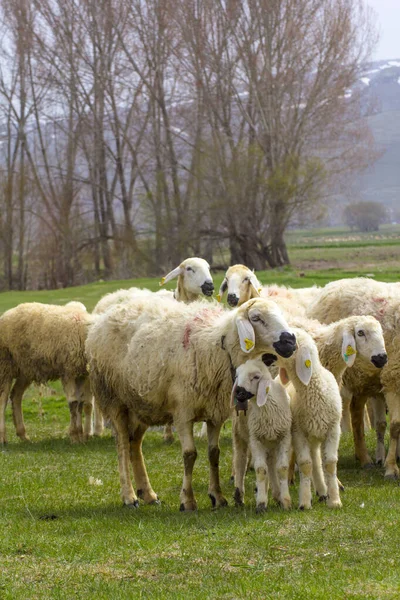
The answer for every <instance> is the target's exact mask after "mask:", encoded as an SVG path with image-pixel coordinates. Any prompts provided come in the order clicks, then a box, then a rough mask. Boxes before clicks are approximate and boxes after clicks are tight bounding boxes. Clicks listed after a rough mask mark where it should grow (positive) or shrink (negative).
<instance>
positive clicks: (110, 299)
mask: <svg viewBox="0 0 400 600" xmlns="http://www.w3.org/2000/svg"><path fill="white" fill-rule="evenodd" d="M176 277H177V278H178V281H177V284H176V289H175V290H174V291H169V290H159V291H158V292H152V291H151V290H147V289H140V288H137V287H132V288H130V289H128V290H124V289H122V290H117V291H116V292H111V293H110V294H106V295H105V296H103V298H101V300H99V302H98V303H97V304H96V306H95V307H94V309H93V313H94V314H102V313H104V312H105V311H106V310H108V309H109V308H110V307H111V306H115V305H116V304H121V303H124V302H126V301H129V300H130V299H132V298H137V297H152V296H153V295H154V294H157V296H162V297H163V298H169V299H172V298H175V300H177V301H178V302H186V303H188V302H194V301H195V300H198V299H199V297H200V296H212V294H213V291H214V284H213V280H212V277H211V273H210V265H209V264H208V262H207V261H206V260H204V259H203V258H197V257H191V258H186V259H185V260H184V261H182V262H181V264H180V265H179V267H176V269H173V270H172V271H170V272H169V273H168V275H166V276H165V277H163V278H162V279H161V282H160V285H164V284H166V283H168V282H169V281H171V280H172V279H175V278H176ZM103 429H104V420H103V417H102V415H101V412H100V411H99V409H98V406H97V403H96V401H94V434H95V435H97V436H100V435H101V434H102V433H103ZM173 439H174V435H173V432H172V424H168V425H166V426H165V428H164V440H165V441H166V442H172V441H173Z"/></svg>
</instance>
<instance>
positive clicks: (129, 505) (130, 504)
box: [124, 500, 139, 508]
mask: <svg viewBox="0 0 400 600" xmlns="http://www.w3.org/2000/svg"><path fill="white" fill-rule="evenodd" d="M124 507H126V508H139V500H134V501H133V502H130V503H129V504H124Z"/></svg>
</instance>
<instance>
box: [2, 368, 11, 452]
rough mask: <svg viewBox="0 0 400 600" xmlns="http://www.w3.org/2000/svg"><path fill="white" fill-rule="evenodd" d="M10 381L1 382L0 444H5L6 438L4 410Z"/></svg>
mask: <svg viewBox="0 0 400 600" xmlns="http://www.w3.org/2000/svg"><path fill="white" fill-rule="evenodd" d="M11 383H12V380H11V379H10V380H9V381H3V389H2V390H1V393H0V444H7V436H6V408H7V401H8V395H9V393H10V388H11Z"/></svg>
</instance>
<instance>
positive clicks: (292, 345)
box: [272, 331, 296, 358]
mask: <svg viewBox="0 0 400 600" xmlns="http://www.w3.org/2000/svg"><path fill="white" fill-rule="evenodd" d="M272 346H273V347H274V348H275V350H276V351H277V353H278V354H279V355H280V356H283V358H289V356H292V354H293V352H294V351H295V350H296V336H295V335H294V333H289V332H288V331H284V332H283V333H281V335H280V336H279V342H275V343H274V344H272Z"/></svg>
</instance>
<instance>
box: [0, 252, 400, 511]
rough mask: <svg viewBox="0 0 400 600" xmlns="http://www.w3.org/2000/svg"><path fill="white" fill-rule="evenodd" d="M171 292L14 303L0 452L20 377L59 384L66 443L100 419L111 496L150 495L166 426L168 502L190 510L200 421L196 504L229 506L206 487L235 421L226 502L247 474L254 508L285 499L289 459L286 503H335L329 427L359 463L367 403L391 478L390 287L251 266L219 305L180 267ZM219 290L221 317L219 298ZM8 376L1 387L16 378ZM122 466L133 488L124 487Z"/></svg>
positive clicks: (397, 304)
mask: <svg viewBox="0 0 400 600" xmlns="http://www.w3.org/2000/svg"><path fill="white" fill-rule="evenodd" d="M176 277H177V287H176V289H175V291H174V292H169V291H165V290H160V291H159V292H157V293H153V292H151V291H149V290H142V289H138V288H131V289H129V290H119V291H118V292H115V293H112V294H107V295H106V296H105V297H103V298H102V299H101V300H100V302H99V303H98V304H97V306H96V307H95V309H94V311H93V313H92V314H89V313H88V312H87V311H86V308H85V307H84V305H83V304H81V303H80V302H70V303H68V304H67V305H65V306H54V305H47V304H39V303H25V304H20V305H19V306H17V307H16V308H13V309H11V310H8V311H7V312H5V313H4V314H3V315H2V316H1V317H0V444H4V443H6V429H5V410H6V405H7V401H8V398H9V397H10V399H11V405H12V414H13V421H14V425H15V429H16V433H17V435H18V436H19V437H20V438H21V439H28V438H27V435H26V430H25V425H24V421H23V414H22V396H23V394H24V391H25V390H26V388H27V387H28V386H29V385H30V384H31V383H32V382H36V383H44V382H47V381H49V380H55V379H60V380H61V382H62V385H63V388H64V391H65V395H66V397H67V400H68V404H69V409H70V431H69V432H70V437H71V440H72V441H85V440H87V439H88V438H89V437H90V436H91V435H92V433H93V424H92V416H93V415H92V413H93V407H94V433H95V434H96V435H101V433H102V430H103V417H104V418H106V419H107V420H109V421H111V424H112V428H113V430H114V432H115V436H116V445H117V452H118V462H119V476H120V486H121V496H122V500H123V503H124V504H125V505H128V506H133V507H136V506H138V502H139V501H138V498H139V499H141V500H142V501H143V502H145V503H153V502H157V501H158V496H157V494H156V493H155V491H154V490H153V488H152V486H151V483H150V480H149V477H148V475H147V471H146V466H145V463H144V459H143V454H142V440H143V436H144V434H145V432H146V430H147V428H148V427H149V426H152V425H165V426H166V428H167V430H166V437H167V438H170V437H171V436H172V435H173V433H172V425H173V426H174V428H175V430H176V432H177V435H178V436H179V440H180V443H181V446H182V453H183V464H184V475H183V482H182V488H181V492H180V509H181V510H194V509H196V499H195V496H194V492H193V487H192V474H193V467H194V464H195V461H196V456H197V452H196V447H195V443H194V436H193V424H194V423H195V422H204V424H205V426H206V431H207V437H208V458H209V466H210V479H209V489H208V493H209V497H210V499H211V502H212V505H213V506H214V507H218V506H223V505H226V504H227V501H226V499H225V498H224V496H223V494H222V490H221V486H220V479H219V454H220V450H219V435H220V430H221V427H222V425H223V424H224V422H225V421H226V420H227V419H228V418H230V417H231V418H232V440H233V473H234V480H235V493H234V499H235V502H236V504H238V505H241V504H243V503H244V497H245V488H244V482H245V474H246V470H247V468H248V466H249V464H250V462H251V463H252V464H253V466H254V469H255V473H256V482H257V495H256V505H257V510H258V511H263V510H265V509H266V507H267V504H268V491H269V487H270V488H271V493H272V496H273V498H274V499H275V500H276V501H277V502H278V503H279V504H280V505H281V506H282V507H283V508H284V509H288V508H290V506H291V498H290V493H289V485H288V484H289V481H290V480H291V479H292V477H293V472H294V464H295V462H296V463H297V465H298V469H299V476H300V485H299V508H300V509H309V508H311V505H312V490H313V489H314V490H315V493H316V495H317V496H318V497H319V500H320V501H323V500H325V501H326V503H327V505H328V506H329V507H332V508H338V507H340V506H341V500H340V489H341V487H342V486H341V483H340V481H339V479H338V477H337V461H338V447H339V440H340V433H341V423H342V427H343V426H344V425H345V423H346V422H348V421H349V415H348V412H349V411H350V413H351V423H352V429H353V435H354V443H355V452H356V457H357V458H358V459H359V460H360V462H361V465H362V466H369V465H370V464H372V460H371V458H370V456H369V455H368V451H367V448H366V445H365V441H364V416H365V408H366V403H367V400H369V399H370V402H369V403H370V405H371V407H372V411H373V415H374V426H375V429H376V432H377V454H376V460H377V462H378V463H381V464H383V462H384V461H385V448H384V434H385V429H386V407H387V409H388V410H389V415H390V445H389V451H388V455H387V457H386V461H385V467H386V477H391V478H397V477H398V476H399V469H398V467H397V464H396V461H397V456H398V453H399V449H400V446H399V441H400V440H399V438H400V394H399V390H398V383H397V382H398V381H399V377H398V372H399V370H400V355H399V354H398V353H399V352H400V343H399V342H400V285H398V284H387V283H382V282H377V281H374V280H371V279H363V278H355V279H343V280H340V281H336V282H332V283H329V284H328V285H326V286H325V287H324V288H318V287H313V288H307V289H288V288H285V287H280V286H276V285H272V286H267V287H263V286H262V285H261V284H260V282H259V281H258V279H257V277H256V275H255V274H254V272H253V271H251V270H250V269H248V268H247V267H245V266H243V265H235V266H233V267H230V268H229V269H228V271H227V272H226V275H225V278H224V280H223V282H222V285H221V287H220V290H219V294H218V296H217V300H218V302H217V301H205V300H204V298H202V296H212V295H213V292H214V285H213V282H212V277H211V274H210V270H209V265H208V263H207V262H206V261H205V260H203V259H200V258H189V259H186V260H185V261H183V262H182V263H181V264H180V265H179V267H177V268H176V269H174V270H173V271H171V273H169V274H168V275H167V276H166V277H165V278H163V280H162V283H166V282H167V281H170V280H171V279H173V278H176ZM225 294H226V297H227V303H228V305H229V306H230V307H232V308H231V309H229V308H225V307H224V306H223V305H222V304H221V300H222V297H223V296H224V295H225ZM13 382H14V384H13ZM131 470H132V472H133V478H134V483H135V487H136V492H135V490H134V487H133V484H132V477H131Z"/></svg>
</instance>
